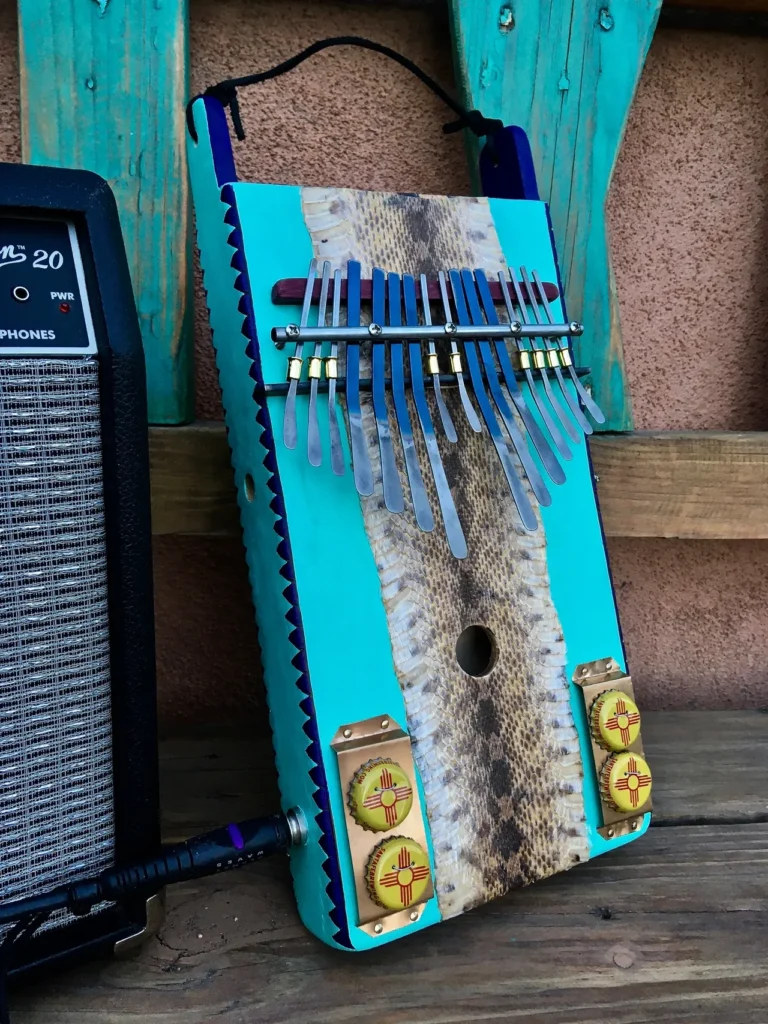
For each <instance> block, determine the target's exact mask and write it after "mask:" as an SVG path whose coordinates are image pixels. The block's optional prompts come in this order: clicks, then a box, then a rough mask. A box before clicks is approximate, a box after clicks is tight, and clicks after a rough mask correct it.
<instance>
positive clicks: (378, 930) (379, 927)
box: [373, 921, 384, 935]
mask: <svg viewBox="0 0 768 1024" xmlns="http://www.w3.org/2000/svg"><path fill="white" fill-rule="evenodd" d="M373 930H374V931H375V932H376V934H377V935H381V933H382V932H383V931H384V925H383V924H382V923H381V921H377V922H376V924H375V925H374V926H373Z"/></svg>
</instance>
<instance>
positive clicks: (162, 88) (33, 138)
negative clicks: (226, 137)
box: [18, 0, 194, 423]
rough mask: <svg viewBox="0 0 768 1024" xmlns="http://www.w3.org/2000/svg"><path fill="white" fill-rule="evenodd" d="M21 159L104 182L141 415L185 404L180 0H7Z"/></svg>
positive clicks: (188, 315)
mask: <svg viewBox="0 0 768 1024" xmlns="http://www.w3.org/2000/svg"><path fill="white" fill-rule="evenodd" d="M18 6H19V50H20V76H21V108H22V111H21V114H22V116H21V126H22V149H23V159H24V160H25V161H27V162H29V163H35V164H48V165H53V166H59V167H83V168H87V169H88V170H90V171H95V172H96V173H98V174H100V175H102V177H104V178H106V179H107V181H108V182H109V184H110V185H111V187H112V189H113V190H114V193H115V197H116V199H117V204H118V207H119V210H120V219H121V224H122V228H123V235H124V238H125V244H126V249H127V252H128V262H129V265H130V268H131V276H132V280H133V287H134V292H135V294H136V303H137V307H138V312H139V319H140V322H141V329H142V336H143V340H144V351H145V354H146V363H147V387H148V396H149V417H150V422H153V423H184V422H187V421H189V420H190V419H192V416H193V414H194V393H193V354H192V277H191V274H192V260H191V255H192V250H191V235H190V208H189V194H188V184H187V170H186V160H185V155H184V130H185V129H184V116H183V110H184V104H185V103H186V100H187V94H188V76H187V4H186V0H153V2H152V3H131V2H130V0H18Z"/></svg>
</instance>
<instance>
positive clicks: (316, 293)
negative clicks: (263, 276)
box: [272, 277, 560, 306]
mask: <svg viewBox="0 0 768 1024" xmlns="http://www.w3.org/2000/svg"><path fill="white" fill-rule="evenodd" d="M488 285H489V287H490V289H491V296H492V298H493V301H494V302H498V303H499V304H501V303H503V302H504V296H503V295H502V294H501V286H500V285H499V282H498V281H489V282H488ZM306 286H307V279H306V278H305V277H284V278H282V279H281V280H279V281H277V282H276V283H275V284H274V285H273V286H272V302H273V303H274V304H275V305H276V306H300V305H301V303H302V300H303V298H304V289H305V288H306ZM427 286H428V289H429V297H430V299H431V300H433V301H434V302H439V301H440V287H439V285H438V283H437V281H429V282H428V285H427ZM520 290H521V291H522V293H523V298H524V299H526V300H527V301H528V302H530V301H531V298H530V296H529V294H528V290H527V289H526V287H525V284H523V282H522V281H521V282H520ZM532 290H533V292H534V293H535V294H536V298H537V299H538V289H537V288H536V286H535V285H533V286H532ZM360 293H361V294H360V297H361V299H362V301H363V302H370V301H371V279H370V277H367V278H363V280H362V281H361V282H360ZM544 294H545V295H546V297H547V299H548V300H549V301H550V302H553V301H554V300H555V299H556V298H557V297H558V296H559V294H560V292H559V291H558V288H557V285H556V284H552V283H551V282H550V281H545V282H544ZM416 295H417V297H418V298H421V286H420V285H419V282H418V280H417V281H416ZM346 297H347V282H346V279H344V280H342V282H341V301H342V302H344V300H345V299H346ZM319 298H320V281H315V287H314V289H313V291H312V302H313V303H316V302H317V301H318V300H319ZM332 298H333V281H331V282H330V286H329V291H328V299H329V301H330V300H331V299H332Z"/></svg>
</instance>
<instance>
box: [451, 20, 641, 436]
mask: <svg viewBox="0 0 768 1024" xmlns="http://www.w3.org/2000/svg"><path fill="white" fill-rule="evenodd" d="M660 8H661V0H610V2H609V0H525V3H523V2H521V0H517V2H511V0H510V2H506V3H503V4H489V3H488V2H487V0H451V12H452V24H453V36H454V51H455V59H456V66H457V78H458V82H459V86H460V88H461V90H462V92H463V95H464V99H465V101H466V102H467V104H468V105H469V106H471V107H476V108H478V109H480V110H482V112H483V113H484V114H485V115H486V116H487V117H499V118H501V119H502V120H503V121H504V122H505V123H506V124H517V125H520V126H521V127H522V128H524V129H525V131H526V132H527V134H528V137H529V139H530V141H531V146H532V149H533V157H534V163H535V166H536V172H537V177H538V181H539V188H540V189H541V192H542V198H543V199H546V200H547V201H548V202H549V205H550V211H551V216H552V223H553V227H554V232H555V242H556V245H557V248H558V251H559V253H560V258H561V267H562V273H563V278H564V283H565V290H566V299H567V303H568V311H569V315H570V316H572V317H574V318H575V319H577V320H581V321H582V322H583V323H584V324H585V325H586V328H587V329H586V331H585V333H584V337H583V338H582V339H580V340H579V341H577V342H576V350H577V355H578V361H579V363H581V364H582V365H588V366H591V367H592V370H593V374H592V386H593V389H594V392H595V395H596V398H597V401H598V404H599V405H600V407H601V408H602V409H603V411H604V412H605V414H606V423H605V425H604V427H603V428H602V429H604V430H631V429H632V408H631V403H630V396H629V390H628V386H627V379H626V372H625V368H624V359H623V353H622V344H621V329H620V324H619V308H618V300H617V296H616V285H615V281H614V278H613V273H612V270H611V264H610V256H609V251H608V241H607V235H606V226H605V200H606V197H607V194H608V188H609V185H610V181H611V175H612V173H613V168H614V164H615V162H616V157H617V154H618V151H619V147H620V145H621V139H622V135H623V133H624V127H625V125H626V122H627V116H628V113H629V108H630V105H631V103H632V98H633V96H634V94H635V89H636V86H637V82H638V79H639V77H640V72H641V71H642V68H643V64H644V62H645V57H646V54H647V52H648V47H649V46H650V43H651V39H652V37H653V32H654V29H655V26H656V22H657V19H658V15H659V10H660ZM472 157H473V159H472V160H471V164H472V166H475V165H476V158H475V157H476V154H475V153H474V152H473V154H472Z"/></svg>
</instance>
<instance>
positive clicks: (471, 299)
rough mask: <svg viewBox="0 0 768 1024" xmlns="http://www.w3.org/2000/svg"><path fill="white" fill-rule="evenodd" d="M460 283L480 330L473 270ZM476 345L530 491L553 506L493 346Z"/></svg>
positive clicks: (540, 502) (470, 311)
mask: <svg viewBox="0 0 768 1024" xmlns="http://www.w3.org/2000/svg"><path fill="white" fill-rule="evenodd" d="M461 282H462V284H463V286H464V294H465V296H466V299H467V305H468V306H469V316H470V320H471V322H472V323H473V324H474V325H475V326H476V327H479V326H480V325H481V324H483V323H484V322H485V321H484V319H483V311H482V310H481V309H480V303H479V302H478V299H477V292H476V290H475V279H474V277H473V276H472V272H471V271H470V270H467V269H464V270H462V272H461ZM477 344H478V348H479V349H480V358H481V359H482V361H483V367H484V368H485V379H486V380H487V381H488V387H489V389H490V392H491V395H492V397H493V401H494V403H495V404H496V408H497V409H498V410H499V413H500V414H501V418H502V420H503V421H504V426H505V427H506V428H507V433H508V434H509V436H510V438H511V439H512V444H513V445H514V446H515V451H516V452H517V454H518V457H519V459H520V461H521V462H522V464H523V469H525V472H526V475H527V477H528V480H529V482H530V485H531V489H532V490H533V493H534V494H535V495H536V498H537V499H538V502H539V504H540V505H545V506H546V505H551V504H552V495H551V494H550V493H549V490H548V489H547V485H546V484H545V483H544V478H543V477H542V475H541V473H540V472H539V467H538V466H537V465H536V463H535V462H534V461H533V459H532V458H531V453H530V451H529V450H528V445H527V444H526V443H525V438H524V437H523V435H522V433H521V432H520V428H519V427H518V425H517V422H516V420H515V417H514V414H513V412H512V410H511V409H510V408H509V403H508V402H507V400H506V398H505V397H504V392H503V391H502V390H501V382H500V381H499V376H498V373H497V371H496V363H495V362H494V359H493V350H492V349H491V345H490V342H489V341H488V340H487V339H485V340H483V339H480V340H478V343H477Z"/></svg>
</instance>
